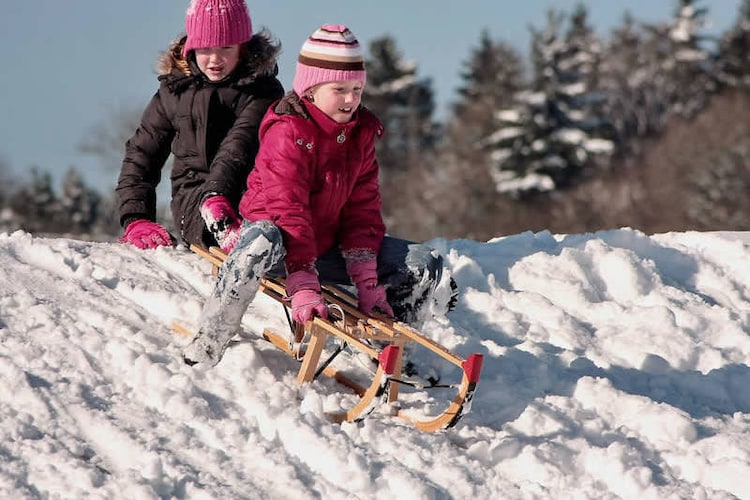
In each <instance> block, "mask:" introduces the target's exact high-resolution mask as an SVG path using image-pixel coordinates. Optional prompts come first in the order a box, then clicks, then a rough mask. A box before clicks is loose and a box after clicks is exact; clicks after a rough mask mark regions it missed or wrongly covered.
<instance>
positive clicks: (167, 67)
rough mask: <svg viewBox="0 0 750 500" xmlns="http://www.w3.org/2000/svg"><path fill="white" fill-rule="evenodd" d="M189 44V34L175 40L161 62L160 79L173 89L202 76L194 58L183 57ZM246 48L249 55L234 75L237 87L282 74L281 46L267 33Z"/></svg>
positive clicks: (159, 67) (159, 64)
mask: <svg viewBox="0 0 750 500" xmlns="http://www.w3.org/2000/svg"><path fill="white" fill-rule="evenodd" d="M186 41H187V36H186V35H185V36H182V37H181V38H179V39H178V40H175V41H174V42H172V44H171V45H170V46H169V49H167V50H166V51H164V52H163V53H162V54H161V55H160V56H159V59H158V60H157V64H156V71H157V73H158V75H159V80H162V81H165V82H166V83H167V85H169V86H172V85H176V84H177V83H178V81H181V80H182V81H184V80H192V79H193V77H194V75H197V74H199V70H198V67H197V65H196V63H195V60H194V58H192V57H189V59H185V58H184V57H183V55H182V49H183V47H184V46H185V42H186ZM245 45H246V47H247V53H248V56H247V57H245V58H244V59H243V60H241V61H240V63H239V64H240V66H239V67H238V68H236V69H235V71H234V72H233V77H232V79H233V80H234V81H235V82H236V84H237V85H247V84H250V83H252V82H253V81H255V79H256V78H258V77H261V76H271V77H275V76H276V75H277V74H278V71H279V70H278V64H277V63H278V57H279V53H280V52H281V44H280V43H279V42H276V41H274V40H273V38H272V37H271V34H270V33H269V32H268V31H267V30H263V31H261V32H259V33H256V34H254V35H253V37H252V38H251V39H250V40H248V41H247V42H245ZM191 53H192V52H191Z"/></svg>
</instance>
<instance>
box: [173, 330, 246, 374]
mask: <svg viewBox="0 0 750 500" xmlns="http://www.w3.org/2000/svg"><path fill="white" fill-rule="evenodd" d="M232 337H234V332H231V331H228V332H222V331H220V330H212V331H200V332H198V334H197V335H196V336H195V338H194V339H193V341H192V342H190V345H188V346H187V347H186V348H185V350H183V351H182V359H183V360H184V361H185V364H186V365H188V366H195V365H197V364H200V365H201V366H205V367H212V366H216V365H217V364H218V363H219V361H221V358H222V357H223V356H224V351H225V350H226V348H227V345H229V341H230V340H231V339H232Z"/></svg>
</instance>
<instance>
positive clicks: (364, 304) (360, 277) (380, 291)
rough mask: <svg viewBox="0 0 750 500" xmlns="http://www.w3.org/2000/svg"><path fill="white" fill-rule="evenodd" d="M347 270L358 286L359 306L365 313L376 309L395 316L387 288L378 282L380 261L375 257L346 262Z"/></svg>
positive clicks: (370, 312)
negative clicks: (386, 292)
mask: <svg viewBox="0 0 750 500" xmlns="http://www.w3.org/2000/svg"><path fill="white" fill-rule="evenodd" d="M346 271H347V272H348V273H349V277H350V278H351V279H352V283H354V285H355V286H356V287H357V298H358V299H359V304H358V306H357V308H358V309H359V310H360V311H362V312H363V313H365V314H372V312H373V311H374V310H376V309H378V310H380V311H381V312H382V313H384V314H386V315H388V316H390V317H391V318H392V317H393V308H391V305H390V304H389V303H388V298H387V297H386V294H385V288H383V285H380V284H379V283H378V263H377V261H376V260H375V259H367V260H358V261H353V262H349V261H347V263H346Z"/></svg>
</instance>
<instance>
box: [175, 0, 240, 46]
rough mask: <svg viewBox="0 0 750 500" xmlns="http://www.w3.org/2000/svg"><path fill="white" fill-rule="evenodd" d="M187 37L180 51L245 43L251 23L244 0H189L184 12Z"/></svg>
mask: <svg viewBox="0 0 750 500" xmlns="http://www.w3.org/2000/svg"><path fill="white" fill-rule="evenodd" d="M185 31H186V32H187V41H186V42H185V48H184V49H182V54H183V55H184V56H185V57H187V54H188V52H190V51H191V50H193V49H205V48H208V47H226V46H228V45H238V44H241V43H245V42H247V41H248V40H250V38H252V36H253V25H252V23H251V21H250V14H248V12H247V5H245V0H191V2H190V5H189V6H188V9H187V12H186V13H185Z"/></svg>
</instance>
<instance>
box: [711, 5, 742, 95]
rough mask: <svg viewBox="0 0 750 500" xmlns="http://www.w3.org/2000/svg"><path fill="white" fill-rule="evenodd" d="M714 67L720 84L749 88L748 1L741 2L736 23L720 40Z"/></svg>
mask: <svg viewBox="0 0 750 500" xmlns="http://www.w3.org/2000/svg"><path fill="white" fill-rule="evenodd" d="M716 66H717V68H716V73H717V78H718V79H719V81H720V82H721V83H722V84H724V85H727V86H730V87H737V88H742V89H748V88H750V0H742V4H741V5H740V12H739V17H738V19H737V21H736V22H735V24H734V26H732V28H730V29H729V31H727V32H726V33H725V34H724V36H723V37H722V38H721V41H720V43H719V54H718V57H717V63H716Z"/></svg>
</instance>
